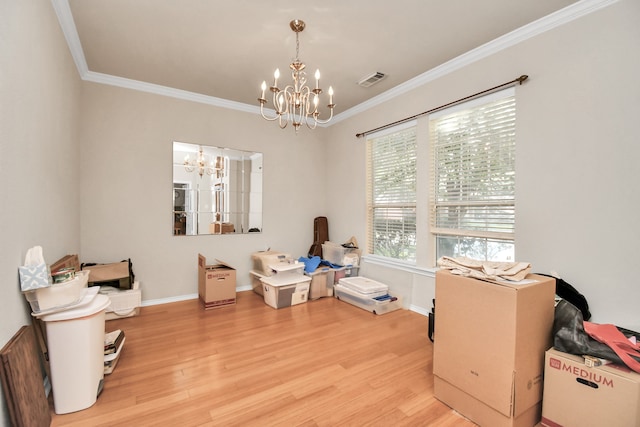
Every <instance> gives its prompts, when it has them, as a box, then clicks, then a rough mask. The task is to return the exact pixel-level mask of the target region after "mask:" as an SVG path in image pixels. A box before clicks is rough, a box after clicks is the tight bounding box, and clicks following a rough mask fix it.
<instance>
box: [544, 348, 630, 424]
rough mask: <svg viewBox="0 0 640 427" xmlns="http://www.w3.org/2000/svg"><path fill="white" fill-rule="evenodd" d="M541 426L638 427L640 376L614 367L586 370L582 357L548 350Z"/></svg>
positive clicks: (628, 370) (622, 368) (587, 368)
mask: <svg viewBox="0 0 640 427" xmlns="http://www.w3.org/2000/svg"><path fill="white" fill-rule="evenodd" d="M542 425H543V426H547V427H589V426H594V427H595V426H630V427H631V426H640V374H638V373H636V372H633V371H631V370H630V369H628V368H627V367H626V366H620V365H613V364H606V365H601V366H594V367H588V366H586V365H585V364H584V358H583V357H582V356H574V355H572V354H567V353H563V352H560V351H558V350H555V349H553V348H552V349H550V350H548V351H547V352H546V356H545V368H544V398H543V402H542Z"/></svg>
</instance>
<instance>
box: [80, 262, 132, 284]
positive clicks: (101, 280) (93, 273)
mask: <svg viewBox="0 0 640 427" xmlns="http://www.w3.org/2000/svg"><path fill="white" fill-rule="evenodd" d="M80 269H81V270H88V271H89V283H88V285H89V286H112V287H114V288H118V289H131V285H132V284H133V282H134V279H135V275H134V274H133V265H132V263H131V259H126V260H123V261H120V262H114V263H110V264H96V263H82V265H81V266H80Z"/></svg>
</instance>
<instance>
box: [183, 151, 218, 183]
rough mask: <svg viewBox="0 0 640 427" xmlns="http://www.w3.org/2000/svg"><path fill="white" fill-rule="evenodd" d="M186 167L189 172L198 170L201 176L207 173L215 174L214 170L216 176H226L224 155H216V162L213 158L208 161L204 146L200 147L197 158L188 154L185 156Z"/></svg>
mask: <svg viewBox="0 0 640 427" xmlns="http://www.w3.org/2000/svg"><path fill="white" fill-rule="evenodd" d="M184 169H185V170H186V171H187V172H193V171H195V170H197V171H198V175H200V177H201V178H202V176H203V175H204V174H205V173H206V174H207V175H213V173H214V172H215V174H216V178H220V177H222V176H224V170H225V159H224V157H222V156H216V160H215V163H214V161H213V160H212V161H211V162H208V161H207V158H206V156H205V155H204V152H203V151H202V147H200V149H199V150H198V155H197V157H196V158H195V159H191V158H189V155H188V154H187V155H186V156H185V157H184Z"/></svg>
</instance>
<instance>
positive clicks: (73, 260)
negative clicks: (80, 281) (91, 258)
mask: <svg viewBox="0 0 640 427" xmlns="http://www.w3.org/2000/svg"><path fill="white" fill-rule="evenodd" d="M63 268H73V271H80V261H79V260H78V255H66V256H64V257H62V258H60V259H59V260H57V261H56V262H54V263H53V264H51V272H52V273H55V272H56V271H59V270H61V269H63Z"/></svg>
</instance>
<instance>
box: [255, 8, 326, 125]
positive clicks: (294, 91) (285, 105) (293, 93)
mask: <svg viewBox="0 0 640 427" xmlns="http://www.w3.org/2000/svg"><path fill="white" fill-rule="evenodd" d="M289 26H290V27H291V29H292V30H293V31H294V32H295V33H296V57H295V59H294V60H293V62H292V63H291V64H290V65H289V68H291V77H292V78H293V84H290V85H287V86H285V87H284V89H280V88H279V87H278V79H279V78H280V70H279V69H276V71H275V73H273V86H271V87H270V88H269V90H270V91H271V92H272V93H273V105H274V110H275V116H274V117H268V116H267V115H265V113H264V104H266V103H267V99H266V98H265V90H266V89H267V82H266V81H263V82H262V86H261V89H262V94H261V95H260V98H258V102H260V113H261V114H262V117H263V118H264V119H266V120H269V121H273V120H278V125H279V126H280V128H282V129H284V128H285V127H287V124H288V123H289V121H291V123H292V124H293V127H294V129H295V131H296V132H298V128H299V127H300V126H301V125H302V123H304V124H306V125H307V127H308V128H309V129H315V128H316V126H317V125H318V123H320V124H325V123H328V122H329V121H330V120H331V119H332V118H333V108H334V107H335V104H334V103H333V88H332V87H331V86H329V91H328V94H329V104H328V105H327V107H328V108H329V112H330V115H329V118H328V119H326V120H320V118H319V116H320V112H319V111H318V104H319V102H320V94H321V93H322V89H320V70H316V72H315V79H316V84H315V88H314V89H311V88H309V86H307V73H306V72H305V71H304V69H305V67H306V65H305V64H304V62H302V61H300V59H299V58H298V52H299V50H300V42H299V40H298V36H299V34H300V33H301V32H302V30H304V27H305V23H304V21H301V20H299V19H295V20H293V21H291V22H290V23H289Z"/></svg>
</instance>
